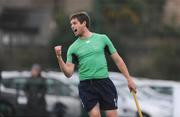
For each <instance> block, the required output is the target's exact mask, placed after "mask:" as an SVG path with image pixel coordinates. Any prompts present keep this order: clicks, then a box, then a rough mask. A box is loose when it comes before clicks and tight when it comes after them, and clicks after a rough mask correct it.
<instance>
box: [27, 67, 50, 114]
mask: <svg viewBox="0 0 180 117" xmlns="http://www.w3.org/2000/svg"><path fill="white" fill-rule="evenodd" d="M41 71H42V69H41V66H40V65H39V64H33V65H32V68H31V77H30V78H29V79H28V80H27V83H26V84H25V87H24V90H25V92H26V96H27V99H28V101H27V106H26V111H25V113H26V116H31V117H46V116H48V113H47V111H46V100H45V94H46V90H47V88H46V81H45V78H43V77H42V75H41Z"/></svg>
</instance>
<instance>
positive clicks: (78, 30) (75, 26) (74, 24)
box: [70, 18, 86, 36]
mask: <svg viewBox="0 0 180 117" xmlns="http://www.w3.org/2000/svg"><path fill="white" fill-rule="evenodd" d="M70 24H71V29H72V31H73V32H74V35H75V36H81V35H82V34H83V31H84V30H83V29H84V27H86V24H85V22H83V23H82V24H81V23H80V22H79V20H78V19H77V18H74V19H72V20H71V22H70Z"/></svg>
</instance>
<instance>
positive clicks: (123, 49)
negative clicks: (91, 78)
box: [50, 0, 180, 80]
mask: <svg viewBox="0 0 180 117" xmlns="http://www.w3.org/2000/svg"><path fill="white" fill-rule="evenodd" d="M165 2H166V0H111V1H110V0H98V1H96V0H95V1H94V8H93V10H92V11H91V12H89V14H90V17H91V21H92V22H91V30H92V31H95V32H98V33H105V34H107V35H108V36H109V37H110V38H111V40H112V42H113V43H114V45H115V47H116V48H117V50H118V52H119V53H120V55H121V56H122V57H123V59H124V60H125V62H126V63H127V66H128V68H129V70H130V73H131V74H132V75H134V76H143V77H149V78H158V79H169V80H178V77H180V72H178V70H179V69H180V62H179V61H178V58H180V46H179V44H178V43H177V42H176V41H178V38H179V37H180V28H177V27H176V28H175V27H173V26H171V25H166V24H165V23H163V17H162V16H163V12H164V5H165ZM55 18H56V21H57V25H58V30H57V32H56V33H55V36H54V38H53V39H52V40H51V42H50V44H51V46H52V47H54V46H55V45H63V57H64V59H66V52H67V49H68V47H69V45H70V44H71V43H72V42H73V41H75V39H76V37H74V35H73V33H72V31H71V28H70V24H69V16H67V15H66V14H65V13H64V12H63V11H62V10H61V12H57V14H56V16H55ZM147 42H148V43H147ZM140 43H141V44H140ZM151 43H153V44H151ZM146 45H148V46H146ZM136 48H138V50H137V51H136ZM138 53H139V54H138ZM51 54H53V55H52V56H51V61H52V66H53V67H58V66H57V60H56V58H55V56H54V52H53V51H52V52H51ZM129 55H133V56H130V57H128V56H129ZM134 58H137V59H134ZM107 60H108V63H109V70H110V71H117V68H116V66H115V65H114V63H113V62H111V59H110V58H109V57H107ZM135 60H136V61H135ZM142 61H145V62H144V63H143V64H139V63H142ZM131 63H133V64H131Z"/></svg>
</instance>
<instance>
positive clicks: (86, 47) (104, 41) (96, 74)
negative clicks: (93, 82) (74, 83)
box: [66, 33, 116, 81]
mask: <svg viewBox="0 0 180 117" xmlns="http://www.w3.org/2000/svg"><path fill="white" fill-rule="evenodd" d="M105 50H107V51H108V52H109V54H113V53H114V52H116V49H115V48H114V46H113V44H112V42H111V41H110V39H109V38H108V37H107V36H106V35H104V34H97V33H93V34H92V35H91V37H88V38H83V39H80V38H78V39H77V40H76V41H75V42H74V43H73V44H72V45H71V46H70V47H69V49H68V52H67V61H66V62H71V63H74V64H77V65H78V72H79V78H80V80H81V81H82V80H87V79H102V78H107V77H108V68H107V62H106V58H105Z"/></svg>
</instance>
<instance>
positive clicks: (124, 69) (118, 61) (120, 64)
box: [111, 52, 136, 92]
mask: <svg viewBox="0 0 180 117" xmlns="http://www.w3.org/2000/svg"><path fill="white" fill-rule="evenodd" d="M111 57H112V59H113V61H114V62H115V64H116V66H117V67H118V69H119V70H120V71H121V72H122V74H123V75H124V76H125V78H126V79H127V81H128V87H129V89H130V90H133V91H135V92H136V85H135V83H134V81H133V80H132V78H131V77H130V75H129V72H128V69H127V67H126V64H125V63H124V61H123V59H122V58H121V57H120V55H119V54H118V53H117V52H115V53H113V54H112V55H111Z"/></svg>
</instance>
